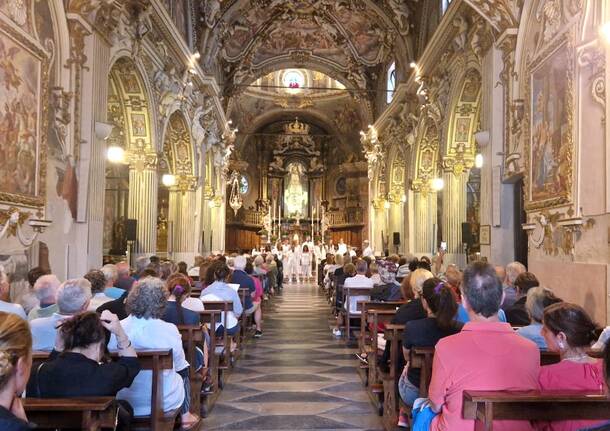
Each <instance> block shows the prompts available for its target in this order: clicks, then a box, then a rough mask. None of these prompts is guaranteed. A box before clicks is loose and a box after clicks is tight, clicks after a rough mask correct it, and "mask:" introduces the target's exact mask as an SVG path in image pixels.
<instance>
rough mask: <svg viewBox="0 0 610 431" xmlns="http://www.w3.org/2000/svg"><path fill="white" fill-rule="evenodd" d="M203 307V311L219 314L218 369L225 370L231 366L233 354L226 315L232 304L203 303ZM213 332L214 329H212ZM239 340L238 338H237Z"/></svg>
mask: <svg viewBox="0 0 610 431" xmlns="http://www.w3.org/2000/svg"><path fill="white" fill-rule="evenodd" d="M203 307H204V309H205V310H213V311H219V312H221V316H224V317H221V320H222V321H221V323H222V326H223V329H224V331H223V337H222V338H223V347H224V349H223V351H222V355H220V358H221V361H220V363H219V366H218V368H219V369H222V370H226V369H228V368H229V367H230V366H231V362H232V357H233V354H232V353H231V337H229V335H228V333H227V315H228V312H229V311H233V302H231V301H204V302H203ZM214 331H215V328H214ZM238 338H239V336H238Z"/></svg>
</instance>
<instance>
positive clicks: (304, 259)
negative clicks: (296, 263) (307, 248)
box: [301, 252, 311, 266]
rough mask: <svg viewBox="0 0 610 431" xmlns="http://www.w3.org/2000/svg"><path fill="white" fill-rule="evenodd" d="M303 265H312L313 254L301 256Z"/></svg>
mask: <svg viewBox="0 0 610 431" xmlns="http://www.w3.org/2000/svg"><path fill="white" fill-rule="evenodd" d="M301 265H304V266H306V265H311V253H309V252H307V253H302V254H301Z"/></svg>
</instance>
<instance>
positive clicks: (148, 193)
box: [127, 152, 159, 256]
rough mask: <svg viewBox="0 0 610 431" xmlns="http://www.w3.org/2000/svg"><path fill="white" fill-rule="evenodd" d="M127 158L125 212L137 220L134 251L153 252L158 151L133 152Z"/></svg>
mask: <svg viewBox="0 0 610 431" xmlns="http://www.w3.org/2000/svg"><path fill="white" fill-rule="evenodd" d="M130 162H131V163H130V167H129V205H128V210H127V213H128V215H129V218H130V219H136V220H137V221H138V225H137V231H136V242H135V244H134V248H133V253H134V255H136V256H139V255H145V256H152V255H154V254H155V253H156V251H157V200H158V199H157V196H158V184H159V175H158V173H157V155H156V153H152V152H148V153H135V154H133V156H132V159H131V161H130Z"/></svg>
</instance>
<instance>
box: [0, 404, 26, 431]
mask: <svg viewBox="0 0 610 431" xmlns="http://www.w3.org/2000/svg"><path fill="white" fill-rule="evenodd" d="M31 429H34V428H33V427H31V426H30V425H29V424H28V423H27V422H26V421H23V420H21V419H19V418H18V417H17V416H15V415H14V414H13V413H12V412H11V411H10V410H7V409H5V408H4V407H2V406H0V430H2V431H29V430H31Z"/></svg>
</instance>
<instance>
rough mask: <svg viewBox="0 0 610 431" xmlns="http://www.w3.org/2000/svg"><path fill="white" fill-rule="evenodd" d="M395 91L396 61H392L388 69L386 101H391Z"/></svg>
mask: <svg viewBox="0 0 610 431" xmlns="http://www.w3.org/2000/svg"><path fill="white" fill-rule="evenodd" d="M395 91H396V63H392V64H391V65H390V68H389V69H388V84H387V93H386V94H387V99H386V102H387V103H391V102H392V99H393V98H394V92H395Z"/></svg>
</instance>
